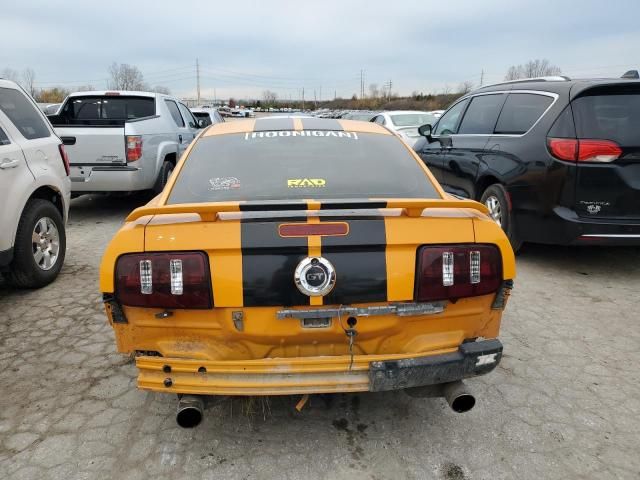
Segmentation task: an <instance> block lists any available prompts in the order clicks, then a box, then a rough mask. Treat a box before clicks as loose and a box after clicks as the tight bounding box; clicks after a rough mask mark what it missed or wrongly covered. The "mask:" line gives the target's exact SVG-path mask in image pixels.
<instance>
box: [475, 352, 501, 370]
mask: <svg viewBox="0 0 640 480" xmlns="http://www.w3.org/2000/svg"><path fill="white" fill-rule="evenodd" d="M496 355H497V353H489V354H487V355H478V361H477V362H476V367H481V366H482V365H491V364H492V363H496Z"/></svg>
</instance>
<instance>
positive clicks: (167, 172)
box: [153, 160, 176, 195]
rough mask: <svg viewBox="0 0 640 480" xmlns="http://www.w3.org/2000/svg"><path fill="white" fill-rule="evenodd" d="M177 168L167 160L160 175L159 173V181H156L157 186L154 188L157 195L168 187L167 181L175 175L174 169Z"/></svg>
mask: <svg viewBox="0 0 640 480" xmlns="http://www.w3.org/2000/svg"><path fill="white" fill-rule="evenodd" d="M174 168H176V167H175V165H174V164H173V163H171V162H169V161H168V160H165V161H164V163H163V164H162V167H161V168H160V173H158V179H157V180H156V184H155V185H154V186H153V193H155V194H156V195H157V194H159V193H160V192H162V190H164V187H165V186H166V185H167V181H168V180H169V177H170V176H171V174H172V173H173V169H174Z"/></svg>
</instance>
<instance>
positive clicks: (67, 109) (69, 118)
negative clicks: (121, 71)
mask: <svg viewBox="0 0 640 480" xmlns="http://www.w3.org/2000/svg"><path fill="white" fill-rule="evenodd" d="M155 114H156V100H155V98H153V97H133V96H86V97H71V98H69V100H68V101H67V102H66V104H65V105H64V107H63V108H62V111H61V112H60V114H59V115H58V117H59V118H58V119H57V120H61V123H65V124H69V125H74V124H76V125H78V124H79V125H110V124H119V123H124V122H126V121H127V120H134V119H136V118H143V117H151V116H153V115H155Z"/></svg>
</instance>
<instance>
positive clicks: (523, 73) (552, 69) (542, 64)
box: [504, 58, 562, 81]
mask: <svg viewBox="0 0 640 480" xmlns="http://www.w3.org/2000/svg"><path fill="white" fill-rule="evenodd" d="M561 73H562V70H561V69H560V67H558V66H556V65H553V64H552V63H551V62H549V60H547V59H546V58H545V59H542V60H540V59H535V60H529V61H528V62H527V63H525V64H524V65H512V66H511V67H509V70H507V74H506V75H505V77H504V79H505V80H507V81H508V80H518V79H520V78H535V77H546V76H550V75H560V74H561Z"/></svg>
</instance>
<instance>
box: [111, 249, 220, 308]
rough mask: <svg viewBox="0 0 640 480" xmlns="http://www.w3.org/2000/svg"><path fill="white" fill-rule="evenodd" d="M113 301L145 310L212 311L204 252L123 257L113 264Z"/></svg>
mask: <svg viewBox="0 0 640 480" xmlns="http://www.w3.org/2000/svg"><path fill="white" fill-rule="evenodd" d="M115 281H116V299H117V300H118V301H119V302H120V303H121V304H122V305H128V306H131V307H148V308H167V309H174V308H192V309H202V308H211V285H210V274H209V261H208V259H207V255H206V254H205V253H203V252H154V253H133V254H127V255H122V256H121V257H120V258H118V262H117V264H116V277H115Z"/></svg>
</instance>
